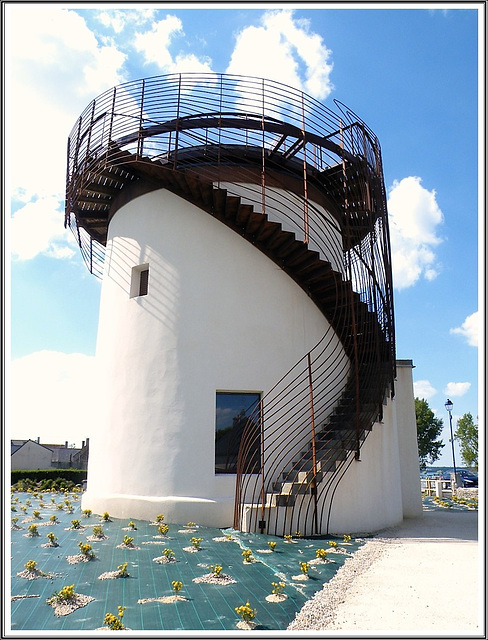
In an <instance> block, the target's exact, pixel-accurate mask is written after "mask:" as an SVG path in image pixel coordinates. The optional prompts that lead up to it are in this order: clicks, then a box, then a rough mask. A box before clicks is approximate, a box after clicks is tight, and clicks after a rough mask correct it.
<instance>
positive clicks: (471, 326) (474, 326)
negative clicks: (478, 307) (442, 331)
mask: <svg viewBox="0 0 488 640" xmlns="http://www.w3.org/2000/svg"><path fill="white" fill-rule="evenodd" d="M479 331H480V319H479V313H478V311H475V312H474V313H472V314H471V315H470V316H468V317H467V318H466V320H465V321H464V322H463V324H462V325H461V326H460V327H456V328H454V329H450V330H449V333H453V334H457V335H460V336H463V338H465V339H466V342H467V343H468V344H469V345H470V346H471V347H477V346H478V338H479Z"/></svg>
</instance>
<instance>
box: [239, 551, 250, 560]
mask: <svg viewBox="0 0 488 640" xmlns="http://www.w3.org/2000/svg"><path fill="white" fill-rule="evenodd" d="M241 555H242V557H243V558H244V562H251V561H252V551H251V549H244V551H243V552H242V553H241Z"/></svg>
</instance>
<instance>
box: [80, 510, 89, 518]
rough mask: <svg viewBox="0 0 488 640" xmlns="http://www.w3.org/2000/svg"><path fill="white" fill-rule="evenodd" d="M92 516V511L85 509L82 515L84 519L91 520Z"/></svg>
mask: <svg viewBox="0 0 488 640" xmlns="http://www.w3.org/2000/svg"><path fill="white" fill-rule="evenodd" d="M91 514H92V510H91V509H83V511H82V512H81V515H82V516H83V517H84V518H89V517H90V516H91Z"/></svg>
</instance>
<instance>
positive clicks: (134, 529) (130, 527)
mask: <svg viewBox="0 0 488 640" xmlns="http://www.w3.org/2000/svg"><path fill="white" fill-rule="evenodd" d="M127 526H128V527H129V529H132V531H137V527H136V523H135V522H132V520H131V521H130V522H129V524H128V525H127Z"/></svg>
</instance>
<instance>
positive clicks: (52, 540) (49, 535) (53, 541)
mask: <svg viewBox="0 0 488 640" xmlns="http://www.w3.org/2000/svg"><path fill="white" fill-rule="evenodd" d="M46 538H47V539H48V540H49V545H50V546H51V547H57V546H58V539H57V538H56V536H55V535H54V533H53V532H52V531H50V532H49V533H47V534H46Z"/></svg>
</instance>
